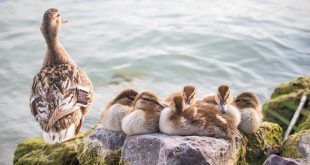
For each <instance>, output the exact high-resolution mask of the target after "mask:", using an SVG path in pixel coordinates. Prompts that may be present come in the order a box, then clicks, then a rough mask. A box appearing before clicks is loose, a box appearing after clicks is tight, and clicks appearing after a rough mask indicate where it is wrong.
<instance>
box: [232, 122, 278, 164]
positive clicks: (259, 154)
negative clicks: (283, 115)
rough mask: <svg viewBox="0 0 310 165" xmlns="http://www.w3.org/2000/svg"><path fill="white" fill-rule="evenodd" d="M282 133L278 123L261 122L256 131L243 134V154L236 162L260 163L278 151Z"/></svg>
mask: <svg viewBox="0 0 310 165" xmlns="http://www.w3.org/2000/svg"><path fill="white" fill-rule="evenodd" d="M282 134H283V131H282V128H281V127H280V126H279V125H278V124H275V123H270V122H262V125H261V126H260V127H259V129H258V130H257V132H256V133H254V134H250V135H246V136H245V137H246V139H247V140H246V141H247V142H246V144H245V145H244V146H246V147H245V151H244V152H245V153H243V155H245V156H243V155H241V156H240V158H239V161H238V164H262V163H263V162H264V161H265V160H266V158H267V157H268V156H269V155H270V154H277V153H280V149H281V142H282ZM242 159H243V160H242ZM245 162H246V163H245Z"/></svg>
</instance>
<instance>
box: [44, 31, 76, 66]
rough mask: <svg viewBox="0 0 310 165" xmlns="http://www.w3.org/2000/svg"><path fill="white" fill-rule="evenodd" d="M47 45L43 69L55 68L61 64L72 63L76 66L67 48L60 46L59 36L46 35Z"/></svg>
mask: <svg viewBox="0 0 310 165" xmlns="http://www.w3.org/2000/svg"><path fill="white" fill-rule="evenodd" d="M44 38H45V40H46V43H47V51H46V55H45V59H44V63H43V67H46V66H55V65H59V64H65V63H70V64H72V65H75V63H74V62H73V60H72V59H71V58H70V56H69V54H68V53H67V51H66V50H65V48H64V47H63V46H62V45H61V44H60V42H59V40H58V35H55V36H53V35H48V34H47V35H44Z"/></svg>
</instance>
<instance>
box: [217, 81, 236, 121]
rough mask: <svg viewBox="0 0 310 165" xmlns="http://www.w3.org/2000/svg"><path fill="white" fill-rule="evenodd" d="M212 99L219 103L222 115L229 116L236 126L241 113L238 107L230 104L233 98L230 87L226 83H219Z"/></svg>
mask: <svg viewBox="0 0 310 165" xmlns="http://www.w3.org/2000/svg"><path fill="white" fill-rule="evenodd" d="M214 100H215V102H216V104H217V105H219V107H220V111H221V112H222V113H223V115H227V116H229V117H231V119H232V120H233V121H234V122H235V126H238V125H239V123H240V120H241V114H240V112H239V111H238V109H237V108H236V107H235V106H233V105H232V103H233V101H234V98H233V95H232V92H231V90H230V87H229V86H228V85H220V86H219V87H218V90H217V94H216V95H215V97H214Z"/></svg>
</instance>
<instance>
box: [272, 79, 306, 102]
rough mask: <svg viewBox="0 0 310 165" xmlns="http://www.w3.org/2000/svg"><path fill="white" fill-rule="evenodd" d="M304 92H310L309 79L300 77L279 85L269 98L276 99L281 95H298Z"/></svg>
mask: <svg viewBox="0 0 310 165" xmlns="http://www.w3.org/2000/svg"><path fill="white" fill-rule="evenodd" d="M305 90H310V77H309V76H302V77H298V78H297V79H295V80H293V81H290V82H288V83H282V84H280V85H279V86H278V87H277V88H276V89H275V90H274V91H273V93H272V95H271V98H272V99H273V98H276V97H278V96H281V95H286V94H290V93H296V92H297V93H299V91H300V92H303V91H305Z"/></svg>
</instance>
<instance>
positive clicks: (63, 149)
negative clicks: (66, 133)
mask: <svg viewBox="0 0 310 165" xmlns="http://www.w3.org/2000/svg"><path fill="white" fill-rule="evenodd" d="M87 133H89V131H86V132H81V133H79V134H78V135H77V138H75V139H74V140H70V141H67V142H65V143H60V144H54V145H53V144H48V143H46V142H45V141H44V140H43V138H42V137H37V138H32V139H26V140H24V141H22V142H20V143H19V144H18V146H17V148H16V150H15V153H14V161H13V163H14V164H15V165H19V164H21V165H27V164H29V165H32V164H44V165H55V164H68V165H73V164H79V162H78V159H77V157H76V155H77V151H78V145H79V144H80V142H81V138H82V137H84V136H85V135H86V134H87Z"/></svg>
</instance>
